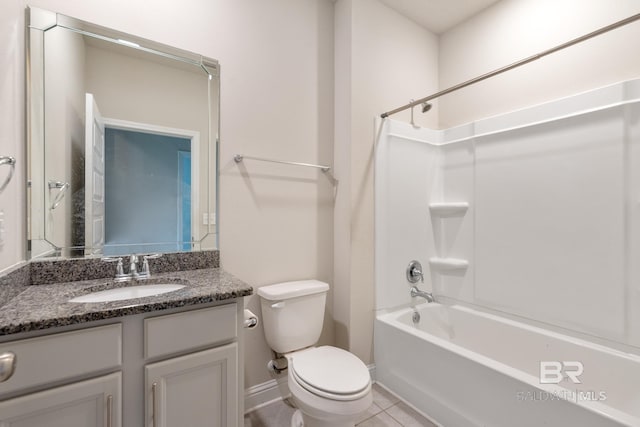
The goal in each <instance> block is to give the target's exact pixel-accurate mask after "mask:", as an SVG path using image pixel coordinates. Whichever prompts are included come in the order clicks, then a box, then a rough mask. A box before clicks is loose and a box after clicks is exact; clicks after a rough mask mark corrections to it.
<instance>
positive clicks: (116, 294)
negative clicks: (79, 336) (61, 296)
mask: <svg viewBox="0 0 640 427" xmlns="http://www.w3.org/2000/svg"><path fill="white" fill-rule="evenodd" d="M182 288H184V285H176V284H158V285H140V286H127V287H124V288H114V289H107V290H106V291H98V292H92V293H90V294H87V295H82V296H79V297H75V298H73V299H70V300H69V302H110V301H120V300H124V299H133V298H143V297H150V296H152V295H160V294H166V293H167V292H173V291H177V290H178V289H182Z"/></svg>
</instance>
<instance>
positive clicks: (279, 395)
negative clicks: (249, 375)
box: [244, 375, 289, 414]
mask: <svg viewBox="0 0 640 427" xmlns="http://www.w3.org/2000/svg"><path fill="white" fill-rule="evenodd" d="M287 397H289V386H288V385H287V376H286V375H283V376H282V378H279V379H278V380H269V381H267V382H265V383H262V384H257V385H254V386H252V387H249V388H248V389H246V390H245V391H244V412H245V414H246V413H249V412H251V411H255V410H256V409H258V408H262V407H263V406H266V405H268V404H270V403H273V402H276V401H278V400H282V399H285V398H287Z"/></svg>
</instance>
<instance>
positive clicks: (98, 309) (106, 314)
mask: <svg viewBox="0 0 640 427" xmlns="http://www.w3.org/2000/svg"><path fill="white" fill-rule="evenodd" d="M152 262H153V263H152ZM149 264H150V270H151V272H152V278H150V279H147V280H132V281H130V282H122V283H113V280H112V278H113V276H114V275H115V265H114V264H107V263H104V262H102V261H100V260H99V259H95V258H89V259H68V260H38V261H32V262H30V263H27V264H25V265H23V266H21V267H19V268H17V269H16V270H14V271H12V272H10V273H8V274H5V275H4V276H2V277H0V336H2V335H10V334H16V333H21V332H29V331H35V330H42V329H48V328H54V327H59V326H67V325H73V324H80V323H85V322H91V321H95V320H102V319H110V318H116V317H121V316H128V315H133V314H139V313H146V312H152V311H157V310H165V309H170V308H178V307H186V306H192V305H198V304H207V303H211V302H216V301H223V300H231V299H235V298H240V297H244V296H248V295H251V294H252V292H253V289H252V287H251V286H249V285H247V284H246V283H244V282H242V281H240V280H238V279H236V278H235V277H233V276H232V275H230V274H228V273H226V272H225V271H224V270H222V269H221V268H220V267H219V253H218V251H202V252H185V253H175V254H164V255H163V256H162V257H161V258H158V259H153V260H149ZM152 283H177V284H184V285H186V286H185V287H184V288H182V289H179V290H177V291H173V292H170V293H165V294H161V295H154V296H149V297H144V298H136V299H127V300H121V301H113V302H104V303H73V302H69V300H70V299H72V298H74V297H77V296H80V295H84V294H87V293H91V292H95V291H100V290H103V289H111V288H115V287H124V286H133V285H144V284H152Z"/></svg>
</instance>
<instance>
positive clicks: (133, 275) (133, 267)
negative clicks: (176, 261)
mask: <svg viewBox="0 0 640 427" xmlns="http://www.w3.org/2000/svg"><path fill="white" fill-rule="evenodd" d="M161 256H162V255H161V254H149V255H143V256H141V257H142V260H143V263H142V271H141V272H138V261H139V257H138V255H131V257H130V258H129V273H128V274H125V273H124V268H123V265H122V258H121V257H117V258H112V257H106V258H102V261H105V262H117V263H118V265H117V266H116V276H115V278H114V281H116V282H126V281H129V280H131V279H138V280H144V279H148V278H150V277H151V270H150V269H149V260H150V259H154V258H160V257H161Z"/></svg>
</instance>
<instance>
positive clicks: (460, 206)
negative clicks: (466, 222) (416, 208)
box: [429, 202, 469, 216]
mask: <svg viewBox="0 0 640 427" xmlns="http://www.w3.org/2000/svg"><path fill="white" fill-rule="evenodd" d="M467 209H469V203H467V202H450V203H430V204H429V210H430V211H431V213H432V214H434V215H438V216H462V215H464V214H465V213H466V212H467Z"/></svg>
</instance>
